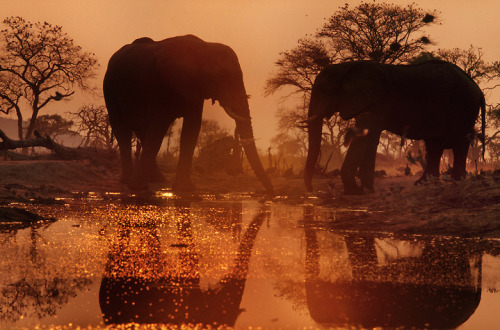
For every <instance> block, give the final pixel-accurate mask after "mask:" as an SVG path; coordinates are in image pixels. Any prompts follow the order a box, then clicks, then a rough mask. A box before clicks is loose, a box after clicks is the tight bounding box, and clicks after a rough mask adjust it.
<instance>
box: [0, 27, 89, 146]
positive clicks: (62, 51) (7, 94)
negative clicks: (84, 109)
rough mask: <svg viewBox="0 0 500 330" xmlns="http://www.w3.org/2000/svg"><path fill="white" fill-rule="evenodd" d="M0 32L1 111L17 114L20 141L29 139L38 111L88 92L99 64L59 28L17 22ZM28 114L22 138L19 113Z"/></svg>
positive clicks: (21, 119)
mask: <svg viewBox="0 0 500 330" xmlns="http://www.w3.org/2000/svg"><path fill="white" fill-rule="evenodd" d="M3 25H4V26H5V28H4V29H2V30H1V31H0V111H1V112H3V113H6V114H8V113H9V112H10V111H15V112H16V114H17V117H18V129H19V138H20V139H24V138H30V137H31V136H32V133H33V130H34V128H35V122H36V117H37V115H38V113H39V111H40V110H41V109H42V108H44V107H45V106H46V105H47V104H49V103H50V102H52V101H60V100H63V99H66V98H68V97H70V96H71V95H73V94H74V92H75V88H79V89H81V90H89V89H91V87H90V85H89V79H91V78H93V77H94V76H95V71H96V69H97V66H98V64H97V59H96V58H95V57H94V55H93V54H91V53H88V52H84V51H83V50H82V48H81V47H80V46H77V45H76V44H75V43H74V41H73V40H72V39H70V38H69V37H68V36H67V34H66V33H64V32H63V30H62V28H61V27H60V26H53V25H51V24H49V23H47V22H43V23H41V22H38V23H30V22H28V21H26V20H24V19H23V18H21V17H9V18H6V19H4V21H3ZM24 106H26V107H27V108H29V109H30V110H31V118H30V120H29V124H28V127H27V129H26V133H25V134H24V135H23V132H22V121H23V115H22V109H23V107H24Z"/></svg>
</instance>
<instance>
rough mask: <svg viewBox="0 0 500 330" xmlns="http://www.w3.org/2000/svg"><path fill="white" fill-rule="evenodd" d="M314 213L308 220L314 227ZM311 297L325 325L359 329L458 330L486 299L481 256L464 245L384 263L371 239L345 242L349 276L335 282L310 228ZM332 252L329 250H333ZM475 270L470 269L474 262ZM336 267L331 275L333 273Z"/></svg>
mask: <svg viewBox="0 0 500 330" xmlns="http://www.w3.org/2000/svg"><path fill="white" fill-rule="evenodd" d="M312 214H313V212H312V209H311V208H309V209H308V208H305V209H304V219H305V220H306V221H309V223H311V222H310V221H311V220H312V216H311V215H312ZM305 237H306V259H305V267H306V268H305V269H306V274H305V278H306V281H305V290H306V299H307V307H308V310H309V313H310V315H311V317H312V318H313V319H314V320H315V321H316V322H317V323H319V324H323V325H335V326H346V327H347V328H351V327H361V328H377V327H380V328H398V329H399V328H404V329H423V328H426V329H453V328H456V327H458V326H459V325H461V324H463V323H464V322H465V321H466V320H467V319H468V318H469V317H470V316H471V315H472V314H473V313H474V312H475V310H476V308H477V306H478V305H479V302H480V300H481V271H482V269H481V267H482V264H481V256H480V255H479V254H478V253H477V252H476V251H474V249H471V250H468V249H467V248H466V244H465V243H464V242H463V241H451V240H449V239H446V238H443V239H438V238H435V239H426V240H423V241H421V242H419V243H420V245H419V246H418V247H417V249H416V250H418V252H419V253H416V254H415V253H414V254H413V255H410V256H408V257H407V258H401V257H399V258H392V259H390V260H389V262H386V263H385V264H384V263H381V262H380V261H379V258H378V256H377V251H376V244H375V242H376V238H375V237H374V236H373V235H363V234H357V233H352V234H346V235H344V239H343V240H344V243H345V248H346V250H347V260H348V263H349V268H350V271H349V272H346V273H345V274H343V275H342V276H339V275H337V276H329V274H328V271H326V270H325V269H332V268H331V265H330V266H323V267H322V265H321V264H320V262H319V260H320V258H321V257H322V260H334V258H333V257H331V256H328V257H327V256H320V253H321V252H320V251H321V250H322V249H320V242H319V241H318V235H317V230H315V229H313V227H311V226H306V227H305ZM330 246H331V245H330ZM469 261H472V262H473V265H472V266H471V263H470V262H469ZM329 267H330V268H329Z"/></svg>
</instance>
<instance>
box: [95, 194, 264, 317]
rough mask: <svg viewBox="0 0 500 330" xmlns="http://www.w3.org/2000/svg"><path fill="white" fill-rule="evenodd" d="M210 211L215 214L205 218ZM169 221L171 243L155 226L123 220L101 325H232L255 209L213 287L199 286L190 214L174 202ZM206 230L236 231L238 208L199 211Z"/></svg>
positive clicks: (102, 300) (102, 298)
mask: <svg viewBox="0 0 500 330" xmlns="http://www.w3.org/2000/svg"><path fill="white" fill-rule="evenodd" d="M210 210H212V212H216V213H217V214H214V215H213V216H210V214H211V213H210V212H211V211H210ZM174 212H175V214H174V217H173V220H174V221H175V222H176V234H175V236H176V237H175V239H174V240H171V241H170V243H169V244H165V242H164V241H165V240H162V238H161V237H159V232H160V228H158V226H157V223H158V222H156V221H151V222H141V225H140V226H138V225H137V224H138V223H135V222H134V221H133V220H131V219H123V221H121V222H120V223H119V229H118V231H117V236H116V240H115V242H114V243H113V245H112V246H111V248H110V251H109V254H108V257H107V263H106V268H105V273H104V275H103V279H102V283H101V287H100V291H99V304H100V307H101V310H102V313H103V315H104V320H105V323H106V324H122V323H130V322H135V323H141V324H144V323H169V324H186V323H190V324H205V325H214V324H222V325H229V326H233V325H234V324H235V322H236V319H237V318H238V315H239V314H240V312H241V310H240V303H241V299H242V295H243V291H244V288H245V283H246V277H247V273H248V267H249V261H250V256H251V252H252V248H253V245H254V241H255V239H256V237H257V233H258V232H259V229H260V227H261V225H262V223H263V221H264V219H265V216H266V212H265V211H264V209H261V210H260V211H259V212H258V213H257V215H256V216H255V217H254V218H253V220H252V221H251V223H250V224H249V225H248V227H247V229H246V231H245V233H244V235H243V236H242V237H241V239H240V240H239V247H238V250H237V252H236V253H235V257H234V260H233V262H232V265H231V266H230V267H229V268H228V270H227V271H226V272H225V275H224V276H222V278H221V279H220V280H219V281H218V282H217V283H215V285H214V286H211V285H209V287H207V288H204V287H203V286H202V285H201V281H202V280H203V279H202V276H201V271H200V258H201V256H200V252H199V251H200V250H199V249H198V247H197V246H196V243H195V237H194V234H193V229H192V221H191V220H192V219H191V218H192V216H193V209H191V208H190V205H189V204H187V203H183V202H182V201H177V202H176V205H175V208H174ZM201 212H202V213H203V214H204V217H206V225H208V224H209V225H211V226H213V227H214V228H215V231H214V232H215V233H217V231H218V230H228V229H229V230H231V232H232V235H233V238H235V239H237V238H238V237H239V232H240V230H241V215H242V212H241V203H239V204H238V203H236V204H235V203H232V204H231V206H229V207H225V208H221V207H218V208H210V207H205V208H204V209H203V208H202V210H201Z"/></svg>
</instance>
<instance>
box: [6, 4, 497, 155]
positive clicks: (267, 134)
mask: <svg viewBox="0 0 500 330" xmlns="http://www.w3.org/2000/svg"><path fill="white" fill-rule="evenodd" d="M345 2H346V0H237V1H235V0H210V1H207V0H147V1H139V0H44V1H40V0H15V1H12V0H0V4H1V8H2V15H3V17H8V16H22V17H23V18H25V19H27V20H29V21H31V22H36V21H47V22H49V23H51V24H53V25H61V26H62V27H63V29H64V31H65V32H66V33H68V35H69V36H70V37H72V38H73V39H74V40H75V42H76V43H77V44H78V45H80V46H82V47H83V48H84V50H86V51H90V52H93V53H95V54H96V56H97V58H98V59H99V61H100V64H101V70H100V72H101V73H100V75H99V77H98V81H96V84H97V85H98V86H100V85H101V80H102V76H103V74H104V71H105V68H106V64H107V61H108V59H109V57H110V56H111V54H112V53H113V52H115V51H116V50H117V49H118V48H120V47H121V46H122V45H124V44H126V43H129V42H131V41H133V40H134V39H135V38H137V37H142V36H149V37H152V38H153V39H163V38H167V37H171V36H175V35H182V34H188V33H190V34H195V35H198V36H199V37H201V38H202V39H205V40H207V41H216V42H221V43H225V44H227V45H229V46H231V47H232V48H233V49H234V50H235V51H236V53H237V54H238V57H239V59H240V64H241V67H242V69H243V74H244V79H245V85H246V89H247V93H248V94H250V95H251V96H252V98H251V99H250V106H251V112H252V117H253V122H254V133H255V136H256V138H257V144H258V145H259V147H261V148H264V149H265V148H267V147H268V146H269V143H270V142H269V141H270V139H271V138H272V137H273V136H274V135H275V132H276V131H275V125H276V118H275V110H276V109H277V108H278V107H280V106H282V104H280V96H278V95H276V96H272V97H264V90H263V89H264V85H265V81H266V79H267V78H269V76H270V74H271V72H272V71H273V70H274V62H275V61H276V60H277V59H278V57H279V52H280V51H283V50H288V49H291V48H293V47H295V46H296V44H297V40H298V39H300V38H301V37H303V36H305V35H306V34H310V33H314V32H315V31H316V29H318V28H320V27H321V26H322V25H323V23H324V20H325V18H328V17H330V16H331V15H333V13H334V12H335V11H336V10H337V9H338V8H339V7H340V6H343V4H344V3H345ZM348 2H349V4H350V5H351V7H354V6H356V5H357V4H359V3H360V1H348ZM386 2H388V3H389V2H390V1H386ZM412 2H416V3H417V4H418V5H419V6H420V7H421V8H423V9H425V10H432V9H436V10H438V11H439V12H441V15H440V19H441V22H442V24H441V25H435V26H434V27H432V28H430V29H429V30H428V31H427V32H428V33H429V34H430V35H431V37H432V40H434V41H435V42H436V47H440V48H454V47H460V48H468V47H469V45H471V44H473V45H474V46H478V47H482V48H483V51H484V53H485V57H486V60H488V61H493V60H500V43H499V42H498V40H500V28H499V23H498V14H499V13H500V1H498V0H480V1H470V0H421V1H418V0H417V1H401V0H398V1H394V3H398V4H405V3H412ZM83 103H95V104H102V103H103V101H102V99H95V100H94V99H89V98H88V97H87V98H84V97H83V96H79V95H76V96H75V97H74V98H73V100H71V101H69V102H65V103H60V104H54V105H52V106H49V107H47V108H46V109H45V112H44V113H54V112H60V113H61V112H67V111H76V110H77V109H78V108H79V107H80V106H82V105H83ZM205 115H206V117H207V118H217V119H220V120H221V123H222V124H223V125H225V126H227V127H228V128H232V127H234V124H233V123H232V120H231V119H230V118H228V116H227V115H226V114H225V113H224V112H223V111H222V110H221V109H219V108H214V109H212V108H210V109H206V111H205Z"/></svg>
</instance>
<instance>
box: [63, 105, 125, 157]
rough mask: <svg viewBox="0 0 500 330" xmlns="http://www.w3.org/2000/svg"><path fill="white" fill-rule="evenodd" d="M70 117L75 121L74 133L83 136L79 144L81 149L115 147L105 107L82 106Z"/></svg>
mask: <svg viewBox="0 0 500 330" xmlns="http://www.w3.org/2000/svg"><path fill="white" fill-rule="evenodd" d="M72 115H73V117H74V118H75V120H76V125H77V127H76V131H77V132H78V133H80V134H82V135H83V136H84V138H83V141H82V143H81V144H82V146H83V147H94V148H102V149H114V148H115V147H116V144H115V143H114V139H113V133H112V130H111V125H110V123H109V117H108V112H107V111H106V107H105V106H103V105H102V106H95V105H84V106H83V107H81V108H80V109H79V110H78V112H77V113H74V114H72Z"/></svg>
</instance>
